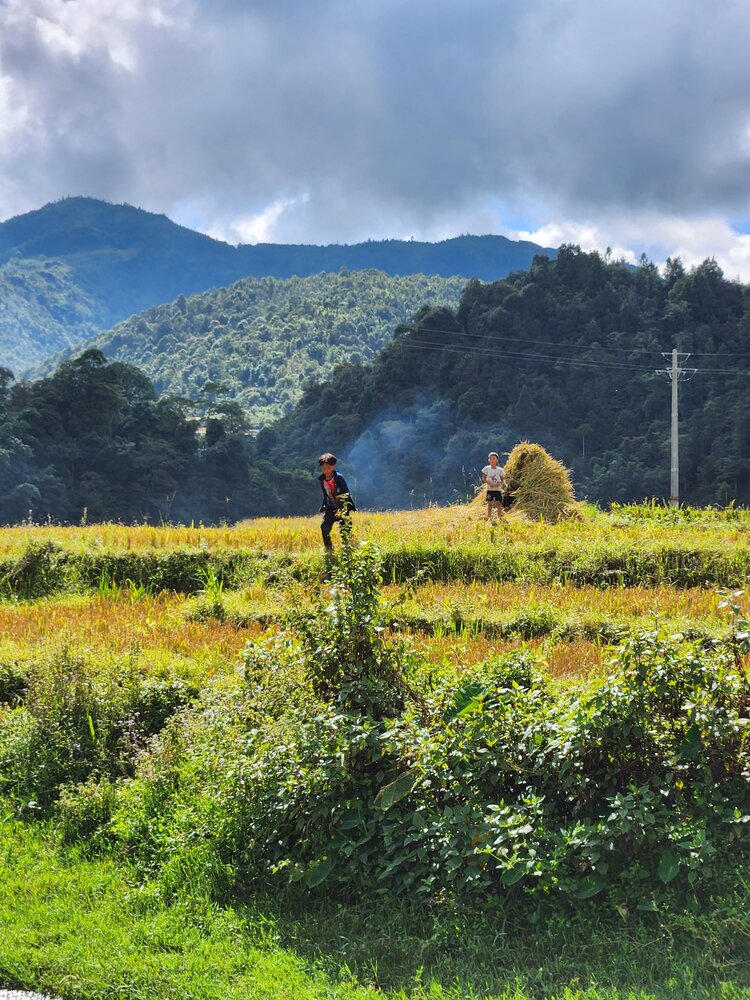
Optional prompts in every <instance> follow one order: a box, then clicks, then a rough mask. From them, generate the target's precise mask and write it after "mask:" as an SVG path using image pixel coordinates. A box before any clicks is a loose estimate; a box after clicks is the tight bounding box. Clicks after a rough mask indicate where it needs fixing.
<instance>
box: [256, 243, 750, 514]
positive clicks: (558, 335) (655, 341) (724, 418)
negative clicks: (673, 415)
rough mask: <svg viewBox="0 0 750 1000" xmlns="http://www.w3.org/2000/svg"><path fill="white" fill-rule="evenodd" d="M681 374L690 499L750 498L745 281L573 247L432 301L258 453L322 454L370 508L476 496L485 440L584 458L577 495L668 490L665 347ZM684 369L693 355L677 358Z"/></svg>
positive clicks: (314, 393) (312, 391)
mask: <svg viewBox="0 0 750 1000" xmlns="http://www.w3.org/2000/svg"><path fill="white" fill-rule="evenodd" d="M673 347H676V348H678V349H679V350H680V351H681V352H690V354H691V357H690V359H689V361H688V362H687V365H688V366H689V367H691V368H695V369H697V371H696V373H695V374H693V375H692V377H690V378H689V379H688V378H685V380H684V381H681V383H680V407H681V410H680V415H681V422H680V468H681V485H682V489H681V496H682V499H684V500H686V501H691V502H695V503H709V502H717V503H726V502H728V501H731V500H735V501H737V502H738V503H742V504H747V503H750V455H749V454H748V442H749V441H750V377H749V376H750V371H749V370H750V287H748V286H746V285H742V284H739V283H737V282H733V281H727V280H726V279H725V278H724V276H723V274H722V272H721V270H720V268H719V267H718V266H717V265H716V263H715V262H714V261H712V260H707V261H705V262H704V263H703V264H702V265H700V266H699V267H697V268H695V269H693V270H691V271H690V272H688V273H686V272H685V270H684V268H683V267H682V265H681V264H680V262H679V261H669V262H668V264H667V266H666V268H665V270H664V273H660V272H659V271H658V270H657V268H656V267H655V266H653V265H652V264H649V263H644V264H643V265H642V266H640V267H638V268H637V269H632V268H627V267H625V266H623V265H622V264H621V263H616V262H611V261H610V260H608V259H607V258H602V257H601V256H600V255H599V254H596V253H583V252H581V250H580V249H579V248H578V247H573V246H566V247H562V248H561V249H560V251H559V253H558V256H557V259H556V260H550V259H549V258H548V257H546V256H543V255H540V256H537V257H536V258H535V259H534V261H533V264H532V266H531V268H530V269H529V270H527V271H518V272H516V273H513V274H511V275H509V276H508V277H507V278H505V279H503V280H501V281H497V282H493V283H490V284H480V283H479V282H477V281H472V282H469V283H468V284H467V286H466V289H465V291H464V293H463V296H462V299H461V303H460V305H459V307H458V309H457V310H456V311H453V310H451V309H447V308H440V309H429V310H424V311H423V312H422V314H421V315H420V316H419V317H418V319H417V320H416V321H415V323H414V324H412V325H410V326H404V327H402V328H401V329H400V330H399V331H397V334H396V336H395V337H394V339H393V341H392V342H391V344H390V345H389V346H387V347H386V348H385V349H384V350H383V352H382V353H381V354H380V355H378V357H377V358H375V359H374V361H373V362H371V363H370V364H368V365H364V366H356V365H347V366H344V367H342V368H340V369H338V370H337V371H336V373H335V374H334V376H333V378H332V379H331V380H330V381H328V382H327V383H324V384H318V385H313V386H310V387H308V388H307V389H306V391H305V393H304V395H303V397H302V400H301V402H300V404H299V405H298V406H297V407H296V409H295V410H294V411H293V412H292V413H291V414H289V415H288V416H287V417H285V418H284V419H282V420H281V421H280V422H278V423H277V424H276V425H274V426H272V427H271V428H269V429H268V430H265V431H263V432H262V433H261V434H260V435H259V437H258V440H257V446H258V448H259V452H260V453H262V454H264V455H270V456H272V457H275V458H276V460H277V461H278V462H279V463H284V462H288V461H289V458H290V455H291V457H293V458H294V459H296V461H297V462H298V463H300V464H302V465H311V464H313V463H314V459H315V456H316V455H317V454H318V453H319V452H321V451H323V450H327V449H331V450H333V451H334V452H336V453H337V454H338V455H339V457H340V459H341V469H342V471H343V472H344V474H345V475H347V476H348V477H349V482H350V485H354V486H355V487H356V491H357V494H358V500H360V502H362V503H364V504H366V505H374V506H382V507H388V506H402V505H405V504H406V505H408V504H416V505H421V504H422V503H424V502H425V500H437V501H447V500H450V499H452V498H459V497H462V496H465V495H466V493H467V491H470V489H471V487H472V484H473V483H476V482H477V481H478V478H479V473H478V470H479V469H480V468H481V466H482V465H483V464H484V463H485V458H486V455H487V451H488V449H489V448H490V447H491V448H493V449H494V450H498V451H504V450H509V449H510V448H511V447H512V446H513V445H514V444H515V443H516V442H517V441H519V440H524V439H530V440H533V441H537V442H539V443H540V444H542V445H544V446H545V447H546V448H547V449H548V450H549V451H550V452H552V454H554V455H555V457H557V458H559V459H561V460H563V461H564V462H565V463H566V464H568V465H569V466H571V467H572V469H573V476H574V481H575V484H576V487H577V491H578V494H579V496H588V497H589V498H591V499H595V500H600V501H604V502H606V501H609V500H613V499H618V500H625V499H642V498H643V497H650V496H657V497H665V496H668V495H669V482H670V460H669V454H670V450H669V444H670V384H669V380H668V378H667V377H666V375H665V374H664V373H661V374H658V373H657V370H658V369H664V368H666V367H667V366H668V360H667V359H666V358H665V357H664V356H663V353H664V352H670V351H671V350H672V348H673ZM681 360H682V364H683V367H684V366H685V359H684V358H682V359H681Z"/></svg>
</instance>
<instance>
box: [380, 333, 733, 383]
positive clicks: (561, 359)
mask: <svg viewBox="0 0 750 1000" xmlns="http://www.w3.org/2000/svg"><path fill="white" fill-rule="evenodd" d="M402 329H403V327H402ZM408 329H410V330H412V331H413V332H415V333H439V334H444V335H445V334H452V335H454V336H455V337H457V338H461V339H465V338H473V339H475V340H486V338H485V337H484V335H482V334H476V333H464V332H463V331H458V330H456V331H452V330H438V329H436V328H431V327H409V328H408ZM496 339H500V340H510V341H514V342H517V343H521V344H536V345H540V346H541V345H550V346H554V347H558V348H561V349H563V350H581V351H585V350H589V351H590V350H601V351H606V352H607V353H609V354H611V353H614V352H617V353H622V354H628V355H632V354H635V353H643V354H647V355H648V354H653V355H654V356H655V355H657V354H659V355H662V354H663V352H662V351H646V350H642V349H640V348H635V349H634V350H631V351H628V350H626V349H624V348H608V347H597V348H593V347H588V346H586V345H584V344H580V345H575V344H571V345H567V344H559V343H556V342H555V341H551V340H525V339H523V338H522V337H502V336H501V337H499V338H496ZM394 343H397V344H399V343H403V342H402V341H395V342H394ZM412 345H413V346H418V347H422V348H424V349H425V350H436V351H445V352H447V353H454V354H469V353H473V354H477V355H480V356H482V357H494V358H516V359H518V360H527V361H548V362H552V363H555V364H568V365H575V366H578V367H586V368H616V369H621V370H623V371H638V372H651V371H652V368H651V366H650V365H648V366H645V365H627V364H621V363H618V362H611V361H596V360H594V359H592V358H587V359H581V358H571V357H567V356H565V355H551V354H530V353H525V354H524V353H521V352H518V351H502V350H498V349H497V348H495V347H493V346H492V345H491V344H488V345H487V346H482V347H473V346H471V345H468V346H466V347H461V346H458V345H456V344H443V343H439V342H436V341H432V340H418V339H414V340H412V341H411V343H410V345H409V346H412ZM691 353H692V352H691ZM702 356H706V357H712V356H713V355H702ZM717 356H718V355H717ZM724 356H726V355H724ZM743 356H744V355H737V357H743ZM693 373H694V374H696V375H750V370H748V369H742V368H696V369H694V370H693Z"/></svg>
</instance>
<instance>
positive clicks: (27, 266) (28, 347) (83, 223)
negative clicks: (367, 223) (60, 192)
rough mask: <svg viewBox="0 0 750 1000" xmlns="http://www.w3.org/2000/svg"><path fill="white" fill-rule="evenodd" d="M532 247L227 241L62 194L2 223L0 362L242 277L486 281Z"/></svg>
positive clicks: (526, 259) (29, 358)
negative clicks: (343, 272) (377, 274)
mask: <svg viewBox="0 0 750 1000" xmlns="http://www.w3.org/2000/svg"><path fill="white" fill-rule="evenodd" d="M541 249H542V248H541V247H538V246H537V245H536V244H533V243H524V242H520V243H519V242H514V241H512V240H508V239H506V238H505V237H503V236H461V237H457V238H455V239H449V240H444V241H442V242H440V243H420V242H416V241H402V240H384V241H372V242H367V243H360V244H355V245H352V246H347V245H338V244H335V245H330V246H304V245H300V246H294V245H288V246H287V245H281V244H258V245H254V246H249V245H247V246H236V247H235V246H230V245H229V244H227V243H223V242H221V241H220V240H215V239H212V238H211V237H209V236H205V235H203V234H201V233H196V232H193V231H192V230H190V229H187V228H185V227H184V226H179V225H177V224H176V223H174V222H172V221H171V220H170V219H168V218H167V217H166V216H164V215H155V214H153V213H151V212H145V211H143V210H142V209H139V208H134V207H133V206H130V205H112V204H109V203H108V202H103V201H99V200H97V199H94V198H85V197H73V198H65V199H63V200H61V201H58V202H54V203H51V204H48V205H45V206H44V207H43V208H41V209H38V210H37V211H34V212H29V213H26V214H25V215H20V216H16V217H15V218H12V219H8V220H7V221H5V222H3V223H0V296H1V297H2V301H3V303H4V307H3V309H2V311H0V366H6V367H10V368H11V369H13V370H14V371H15V372H16V374H23V373H24V372H25V371H27V370H28V369H29V368H31V367H33V366H35V365H38V364H39V363H40V362H42V361H43V360H44V359H45V358H49V357H51V356H52V355H54V354H55V353H56V352H58V351H60V350H64V349H65V348H68V347H71V346H73V345H75V344H77V343H82V342H83V341H84V340H86V339H88V338H89V337H91V336H92V335H93V334H94V333H95V332H96V331H98V330H103V329H106V328H107V327H110V326H112V325H114V324H115V323H117V322H119V321H120V320H123V319H125V318H127V317H128V316H132V315H134V314H136V313H139V312H142V311H143V310H144V309H147V308H149V307H151V306H154V305H158V304H161V303H165V302H171V301H174V300H175V299H177V298H178V297H179V296H180V295H185V296H187V295H192V294H195V293H197V292H202V291H206V290H207V289H210V288H214V287H218V286H226V285H229V284H231V283H232V282H234V281H236V280H237V279H239V278H241V277H246V276H253V277H276V278H287V277H291V276H294V275H296V276H300V277H304V276H309V275H312V274H318V273H321V272H324V271H328V272H330V271H338V270H339V269H340V268H342V267H345V268H349V269H351V270H360V269H370V268H377V269H379V270H381V271H384V272H385V273H386V274H391V275H407V274H418V273H425V274H437V275H441V276H443V277H451V276H454V275H456V276H461V277H466V278H469V277H476V278H480V279H482V280H492V279H495V278H499V277H502V276H503V275H505V274H507V273H509V272H510V271H512V270H515V269H517V268H519V267H526V266H528V265H529V264H530V262H531V260H532V258H533V256H534V254H535V253H538V252H539V251H540V250H541ZM547 252H548V253H550V254H551V255H554V253H555V251H554V250H548V251H547ZM19 268H22V269H23V272H24V273H23V274H21V275H19V273H18V269H19ZM51 274H54V279H55V280H54V281H52V282H51V281H50V275H51Z"/></svg>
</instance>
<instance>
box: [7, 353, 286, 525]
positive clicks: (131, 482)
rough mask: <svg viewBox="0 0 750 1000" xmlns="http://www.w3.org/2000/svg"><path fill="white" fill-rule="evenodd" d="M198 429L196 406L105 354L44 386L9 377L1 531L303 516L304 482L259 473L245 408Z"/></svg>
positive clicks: (265, 469) (218, 413)
mask: <svg viewBox="0 0 750 1000" xmlns="http://www.w3.org/2000/svg"><path fill="white" fill-rule="evenodd" d="M197 429H198V421H197V420H196V419H195V418H194V416H193V415H192V413H191V411H190V408H189V407H187V406H186V405H185V403H184V401H182V400H178V399H174V398H170V397H162V398H161V399H160V398H158V396H157V394H156V392H155V391H154V387H153V384H152V383H151V382H150V380H149V379H148V378H147V377H146V376H145V375H144V374H143V373H142V372H140V371H139V370H138V369H137V368H135V367H133V366H132V365H128V364H125V363H123V362H121V361H113V362H107V360H106V359H105V358H104V356H103V355H102V354H101V353H100V352H98V351H94V350H89V351H86V352H84V354H82V355H81V356H80V357H79V358H76V359H75V360H73V361H68V362H66V363H65V364H63V365H61V366H60V368H59V369H58V370H57V371H56V372H55V373H54V374H53V375H51V376H50V377H49V378H44V379H39V380H38V381H35V382H17V383H14V380H13V377H12V375H11V373H10V372H9V371H7V370H6V369H3V368H0V524H13V523H18V522H19V521H22V520H29V519H30V520H33V521H46V520H47V518H52V519H53V520H54V521H58V522H63V523H65V522H67V523H71V522H72V523H78V522H79V521H89V522H92V523H93V522H96V521H118V520H124V521H128V522H133V521H144V520H147V521H151V522H152V523H154V522H156V523H159V522H161V521H163V520H174V521H182V522H187V523H190V522H191V521H195V522H196V523H198V522H199V521H204V522H206V523H217V522H218V521H223V520H237V519H239V518H241V517H246V516H248V515H249V514H252V513H255V512H257V511H258V510H260V509H262V508H263V507H264V505H265V506H267V505H268V496H269V494H270V495H271V496H272V497H273V499H274V500H275V502H276V503H277V504H279V505H280V506H281V507H283V508H286V507H289V506H291V505H292V500H291V499H289V498H287V496H286V492H287V491H288V490H292V491H294V488H295V486H296V485H297V482H298V480H299V474H297V475H284V474H283V473H276V472H274V470H273V469H272V467H271V466H270V465H269V464H268V463H263V462H261V463H255V462H253V460H252V457H251V445H252V442H251V440H250V438H249V437H248V436H247V433H246V431H247V423H246V421H245V418H244V416H243V414H242V412H241V410H240V408H239V406H238V405H237V404H236V403H232V402H231V401H229V402H227V401H225V402H224V403H223V404H220V403H218V402H216V403H215V404H214V408H213V411H212V414H211V416H210V417H209V419H208V421H207V423H206V425H205V429H204V433H202V434H200V433H196V431H197ZM272 476H273V480H271V477H272ZM271 481H273V489H272V490H270V489H269V483H270V482H271ZM297 502H298V503H299V501H297Z"/></svg>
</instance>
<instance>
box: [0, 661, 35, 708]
mask: <svg viewBox="0 0 750 1000" xmlns="http://www.w3.org/2000/svg"><path fill="white" fill-rule="evenodd" d="M28 683H29V678H28V673H27V670H26V668H25V667H22V666H21V665H20V664H19V663H16V662H14V661H7V660H4V661H0V704H2V703H5V704H8V705H13V704H16V703H18V702H19V701H21V699H22V697H23V694H24V692H25V691H26V688H27V685H28Z"/></svg>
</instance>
